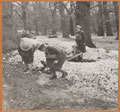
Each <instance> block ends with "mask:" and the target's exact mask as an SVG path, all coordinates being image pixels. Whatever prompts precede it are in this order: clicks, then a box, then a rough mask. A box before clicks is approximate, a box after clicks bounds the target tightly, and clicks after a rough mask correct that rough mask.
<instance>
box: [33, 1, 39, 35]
mask: <svg viewBox="0 0 120 112" xmlns="http://www.w3.org/2000/svg"><path fill="white" fill-rule="evenodd" d="M37 5H38V3H37V2H35V4H34V5H33V9H34V12H35V18H34V25H35V32H36V35H39V29H38V18H37Z"/></svg>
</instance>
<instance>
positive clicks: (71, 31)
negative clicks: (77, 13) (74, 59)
mask: <svg viewBox="0 0 120 112" xmlns="http://www.w3.org/2000/svg"><path fill="white" fill-rule="evenodd" d="M70 34H71V35H74V34H75V33H74V27H73V19H72V17H71V16H70Z"/></svg>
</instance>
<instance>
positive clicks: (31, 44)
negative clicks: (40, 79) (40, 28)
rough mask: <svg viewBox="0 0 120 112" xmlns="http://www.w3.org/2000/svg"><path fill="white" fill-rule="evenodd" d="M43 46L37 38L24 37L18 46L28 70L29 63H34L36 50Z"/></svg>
mask: <svg viewBox="0 0 120 112" xmlns="http://www.w3.org/2000/svg"><path fill="white" fill-rule="evenodd" d="M40 46H41V44H40V42H39V41H37V40H36V39H30V38H27V37H26V38H22V39H21V41H20V44H19V47H18V53H19V54H20V56H21V57H22V61H23V62H24V63H25V65H26V70H25V71H27V70H29V64H33V60H34V52H35V50H37V49H38V48H39V47H40Z"/></svg>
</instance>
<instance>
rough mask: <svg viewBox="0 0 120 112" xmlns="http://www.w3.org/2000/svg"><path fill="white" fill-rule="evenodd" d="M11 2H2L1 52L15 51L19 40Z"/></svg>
mask: <svg viewBox="0 0 120 112" xmlns="http://www.w3.org/2000/svg"><path fill="white" fill-rule="evenodd" d="M12 8H13V4H12V2H6V3H5V2H3V18H2V21H3V22H2V30H3V33H2V37H3V39H2V41H3V51H5V50H10V49H15V48H17V46H18V43H19V38H17V32H16V30H15V23H14V16H13V15H14V13H13V10H12Z"/></svg>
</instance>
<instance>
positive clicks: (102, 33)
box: [97, 2, 104, 36]
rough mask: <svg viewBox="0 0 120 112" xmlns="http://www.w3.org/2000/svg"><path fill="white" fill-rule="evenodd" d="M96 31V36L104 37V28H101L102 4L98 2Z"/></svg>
mask: <svg viewBox="0 0 120 112" xmlns="http://www.w3.org/2000/svg"><path fill="white" fill-rule="evenodd" d="M98 7H99V9H98V19H97V20H98V21H97V22H98V31H97V34H98V36H104V26H103V24H104V23H103V8H102V3H101V2H98Z"/></svg>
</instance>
